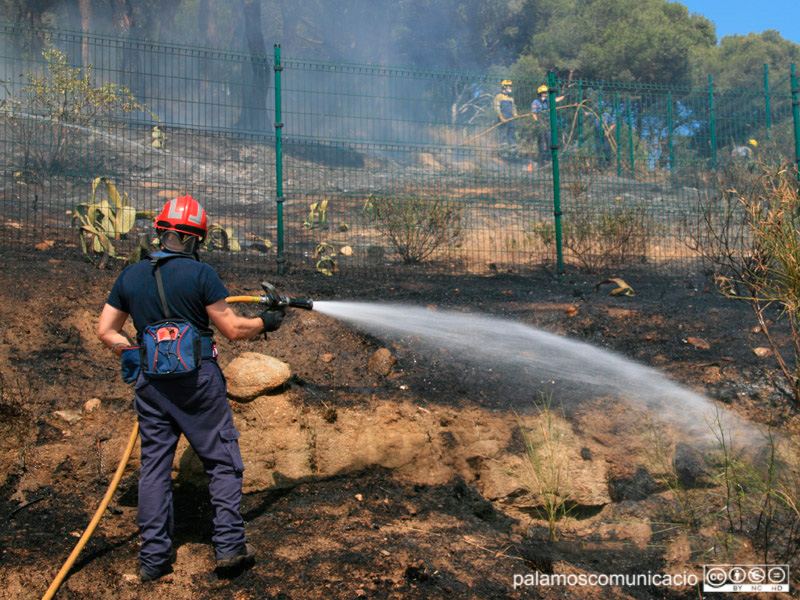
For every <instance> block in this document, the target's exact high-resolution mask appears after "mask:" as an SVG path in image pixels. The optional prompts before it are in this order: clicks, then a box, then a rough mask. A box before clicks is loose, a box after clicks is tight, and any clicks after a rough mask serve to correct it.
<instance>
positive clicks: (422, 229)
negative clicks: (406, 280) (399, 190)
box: [366, 196, 464, 264]
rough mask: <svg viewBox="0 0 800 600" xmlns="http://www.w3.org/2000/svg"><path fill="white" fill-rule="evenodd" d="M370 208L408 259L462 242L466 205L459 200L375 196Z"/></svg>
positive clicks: (427, 255) (419, 259)
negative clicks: (462, 223)
mask: <svg viewBox="0 0 800 600" xmlns="http://www.w3.org/2000/svg"><path fill="white" fill-rule="evenodd" d="M366 208H367V210H368V212H369V213H370V214H371V217H372V219H373V220H374V222H375V225H376V227H377V228H378V230H379V231H380V232H381V233H383V234H384V235H385V236H386V237H387V238H389V242H390V243H391V245H392V246H393V247H394V249H395V250H396V251H397V253H398V254H399V255H400V257H401V258H402V259H403V262H404V263H407V264H410V263H420V262H423V261H425V260H427V259H428V258H430V257H431V256H433V255H434V254H435V253H436V252H437V251H439V250H441V249H443V248H451V247H457V246H458V245H459V244H460V241H461V237H462V234H463V229H462V226H461V221H462V216H463V212H464V207H463V205H462V204H460V203H459V202H457V201H452V200H440V199H433V200H430V199H423V198H417V197H413V196H412V197H407V198H397V197H391V196H389V197H382V198H378V197H374V196H371V197H370V198H369V199H368V201H367V204H366Z"/></svg>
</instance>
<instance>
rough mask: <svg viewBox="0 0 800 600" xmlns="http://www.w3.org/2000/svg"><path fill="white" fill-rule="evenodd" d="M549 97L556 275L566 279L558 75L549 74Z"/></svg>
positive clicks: (560, 279)
mask: <svg viewBox="0 0 800 600" xmlns="http://www.w3.org/2000/svg"><path fill="white" fill-rule="evenodd" d="M547 96H548V100H547V101H548V104H549V108H550V156H551V157H552V161H553V216H554V217H555V225H556V273H557V275H558V280H559V281H562V280H563V279H564V251H563V248H562V246H561V215H562V213H561V178H560V173H559V169H558V118H557V116H556V74H555V73H553V71H550V72H549V73H548V74H547Z"/></svg>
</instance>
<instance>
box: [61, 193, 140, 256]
mask: <svg viewBox="0 0 800 600" xmlns="http://www.w3.org/2000/svg"><path fill="white" fill-rule="evenodd" d="M101 183H102V184H104V188H105V190H106V195H107V198H104V199H102V200H98V196H97V189H98V187H99V186H100V184H101ZM154 218H155V215H154V213H153V212H152V211H137V210H136V209H135V208H134V207H133V206H130V205H129V204H128V193H127V192H125V193H124V194H123V195H121V196H120V194H119V191H118V190H117V188H116V186H115V185H114V184H113V183H112V181H111V180H110V179H108V178H107V177H97V178H95V179H94V180H93V181H92V195H91V199H90V200H89V202H85V203H81V204H77V205H76V206H75V210H74V211H73V216H72V224H73V226H75V227H77V228H78V239H79V241H80V244H81V250H83V253H84V254H85V255H86V256H87V257H88V258H89V260H90V261H92V262H93V263H94V264H96V265H98V266H99V267H103V266H105V264H106V263H107V262H108V259H109V258H117V249H116V247H115V245H114V242H116V241H118V240H120V239H122V238H123V237H124V236H125V235H126V234H127V233H128V232H129V231H130V230H131V229H133V226H134V225H135V224H136V221H137V220H138V219H149V220H153V219H154ZM97 254H100V255H101V257H100V258H99V259H97V258H96V255H97Z"/></svg>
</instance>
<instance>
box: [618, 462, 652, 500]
mask: <svg viewBox="0 0 800 600" xmlns="http://www.w3.org/2000/svg"><path fill="white" fill-rule="evenodd" d="M655 491H656V482H655V480H654V479H653V477H652V476H651V475H650V472H649V471H648V470H647V469H646V468H644V467H641V466H640V467H636V471H634V473H633V474H632V475H629V476H617V477H612V478H610V479H609V481H608V493H609V496H611V499H612V500H613V501H614V502H622V501H623V500H636V501H638V500H644V499H645V498H646V497H647V496H649V495H650V494H652V493H653V492H655Z"/></svg>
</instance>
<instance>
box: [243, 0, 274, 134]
mask: <svg viewBox="0 0 800 600" xmlns="http://www.w3.org/2000/svg"><path fill="white" fill-rule="evenodd" d="M242 7H243V9H244V31H245V38H246V39H247V49H248V51H249V52H250V73H251V77H252V80H251V81H249V82H247V81H245V82H244V83H245V85H246V86H247V85H249V87H248V89H247V91H246V92H245V94H244V97H243V105H242V114H241V117H240V119H239V125H240V126H241V127H243V128H245V129H248V130H250V131H251V132H253V133H265V132H266V126H267V118H266V103H267V92H268V91H269V62H268V61H267V45H266V43H265V42H264V34H263V32H262V31H261V0H242Z"/></svg>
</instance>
